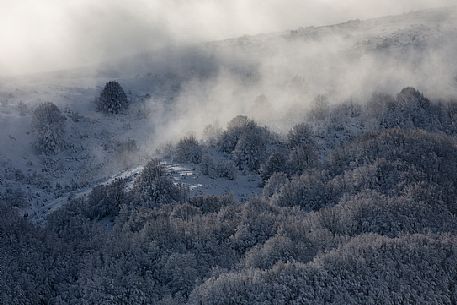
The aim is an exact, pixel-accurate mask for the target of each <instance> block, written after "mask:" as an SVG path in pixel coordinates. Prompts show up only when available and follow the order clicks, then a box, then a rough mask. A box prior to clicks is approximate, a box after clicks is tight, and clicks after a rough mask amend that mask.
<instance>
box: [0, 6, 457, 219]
mask: <svg viewBox="0 0 457 305" xmlns="http://www.w3.org/2000/svg"><path fill="white" fill-rule="evenodd" d="M456 12H457V10H456V9H455V8H447V9H439V10H428V11H423V12H412V13H409V14H406V15H401V16H393V17H386V18H378V19H372V20H367V21H359V20H355V21H350V22H346V23H343V24H338V25H332V26H324V27H309V28H301V29H297V30H293V31H289V32H285V33H275V34H263V35H257V36H246V37H242V38H238V39H231V40H225V41H218V42H212V43H207V44H203V45H198V46H192V47H187V48H182V49H179V50H161V51H157V52H153V53H151V54H141V55H138V56H136V57H129V58H123V59H120V60H119V61H117V62H107V63H104V64H103V65H101V66H99V67H93V68H90V67H89V68H84V69H80V70H74V71H60V72H53V73H46V74H38V75H31V76H27V77H21V78H14V79H2V80H0V143H1V146H0V194H1V196H2V197H4V198H6V199H7V200H10V201H17V202H13V204H15V205H17V206H18V207H19V208H20V209H22V210H24V212H26V213H28V214H29V216H31V217H37V218H42V217H43V216H45V215H46V214H47V213H48V212H49V211H52V210H54V209H55V208H57V207H59V206H61V205H62V204H64V203H65V202H66V200H67V198H68V197H71V196H82V195H84V194H87V192H89V191H90V189H91V188H92V187H94V186H96V185H98V184H101V183H106V182H107V181H109V180H110V179H113V178H114V177H116V176H122V175H124V176H128V177H132V179H133V177H135V175H136V174H137V173H138V171H139V170H140V169H141V166H142V165H144V164H145V162H147V160H148V159H150V158H151V157H153V156H155V149H156V147H157V146H156V145H157V143H158V139H159V138H160V137H161V134H158V133H157V132H156V127H157V126H161V125H165V124H170V122H169V121H167V114H168V113H169V112H173V110H174V109H173V104H174V102H175V99H176V98H177V97H178V96H179V95H180V92H181V90H182V89H183V88H185V87H186V86H187V84H188V83H189V82H192V81H194V80H195V79H198V80H199V81H202V80H205V79H211V78H213V77H214V76H216V75H218V73H219V71H221V70H224V71H225V70H228V71H230V73H231V74H232V75H235V76H236V77H238V78H240V79H244V78H246V79H249V80H250V81H251V82H252V83H256V82H261V81H263V82H265V76H264V75H261V74H260V70H261V69H262V68H261V67H260V66H259V65H260V64H264V63H263V62H261V61H262V60H264V59H265V58H268V59H270V58H272V59H273V58H277V57H281V58H282V57H288V55H290V54H292V53H291V52H297V53H298V51H299V48H298V49H295V48H285V47H284V45H285V42H287V43H292V46H294V43H299V44H298V45H297V46H299V47H300V48H301V47H303V46H308V47H310V46H312V45H313V44H314V43H316V42H317V43H318V49H317V52H316V53H319V50H321V49H319V48H321V47H323V46H327V45H328V44H329V42H331V46H332V47H335V49H336V51H335V52H337V53H336V54H337V55H336V56H340V55H339V54H345V56H346V55H347V54H350V56H355V57H358V56H362V55H364V54H369V53H373V54H377V53H382V56H390V57H392V58H400V56H404V54H405V53H406V54H408V52H410V51H411V50H413V51H414V52H421V53H420V54H422V53H423V54H428V53H429V50H435V49H440V48H441V47H442V46H444V45H447V44H448V43H449V41H450V39H448V38H449V37H456V35H457V26H456V22H454V20H457V18H456V17H457V13H456ZM335 41H336V42H337V43H334V42H335ZM302 43H305V44H302ZM311 43H312V44H311ZM326 52H328V51H326ZM313 54H314V53H312V52H311V53H309V54H308V53H307V54H306V56H312V55H313ZM402 54H403V55H402ZM265 56H267V57H265ZM291 57H293V56H291ZM297 58H299V57H297ZM304 58H307V57H304ZM267 62H268V64H269V65H272V66H273V67H275V66H274V65H277V66H281V65H282V64H283V63H282V62H281V61H274V62H273V60H272V62H271V63H270V62H269V61H267ZM431 64H432V65H433V64H435V63H431ZM297 66H298V65H297ZM449 66H450V67H449V71H451V72H454V70H452V69H453V68H454V66H455V65H451V64H450V65H449ZM273 71H277V72H278V74H281V73H285V78H287V79H290V80H291V81H292V80H294V81H295V80H297V79H299V80H300V81H299V83H300V84H301V85H302V87H303V88H302V90H303V92H304V91H306V92H310V91H312V88H310V87H309V86H308V87H306V84H305V85H303V79H304V80H305V81H306V80H307V78H309V79H313V78H315V76H314V75H311V74H310V75H304V74H303V75H297V70H293V69H292V70H290V71H289V70H287V69H283V70H281V69H276V68H275V69H274V70H273ZM455 71H457V70H455ZM305 72H308V71H305ZM305 72H303V73H305ZM311 72H312V71H311ZM311 72H310V73H311ZM330 72H332V71H330ZM287 73H289V74H287ZM455 75H457V74H455ZM298 76H299V77H298ZM427 78H429V77H427ZM112 79H116V80H118V81H119V82H120V83H121V84H122V85H123V86H124V89H125V90H126V92H127V94H128V96H129V99H130V100H131V101H132V104H131V107H130V110H129V112H128V113H127V114H124V115H120V116H117V117H110V116H105V115H103V114H100V113H97V112H95V106H94V99H95V98H96V97H97V96H98V94H99V93H100V90H101V88H102V86H103V85H104V84H105V83H106V82H107V81H109V80H112ZM274 80H275V81H276V80H277V79H274ZM325 80H326V79H325ZM245 83H248V82H245ZM265 83H266V84H268V82H265ZM313 84H314V83H313ZM326 85H328V84H326ZM454 85H455V84H454ZM329 86H334V84H330V85H329ZM450 86H453V85H452V84H451V85H450ZM278 87H280V86H278ZM281 90H282V91H284V89H283V87H281ZM348 90H349V89H348ZM395 90H397V89H395ZM300 92H302V91H300ZM397 92H398V90H397ZM255 93H256V94H257V95H260V94H261V93H262V92H255ZM203 96H204V94H203ZM45 101H52V102H53V103H55V104H56V105H57V106H58V107H59V108H60V109H61V110H62V112H63V114H64V115H65V116H66V135H67V138H66V143H67V147H66V149H65V150H64V151H62V152H61V153H59V154H57V155H56V156H52V157H45V156H42V155H37V154H36V153H35V152H34V151H33V147H32V142H33V139H34V134H33V132H32V130H31V116H32V111H33V109H34V107H35V106H36V105H37V104H38V103H41V102H45ZM209 102H213V101H212V100H211V97H210V98H209ZM192 107H193V108H191V109H190V110H189V111H191V110H192V111H194V110H195V105H193V104H192ZM227 108H229V107H228V106H227ZM253 108H254V109H255V110H257V108H258V107H257V108H256V107H253ZM292 109H294V108H292ZM197 110H198V109H197ZM202 110H203V111H206V110H205V107H202ZM235 110H236V109H235ZM273 112H274V111H273ZM278 113H279V112H278ZM273 114H275V113H273ZM270 115H271V114H270ZM189 116H191V115H189ZM211 119H212V118H208V122H207V123H212V121H211ZM265 121H268V122H274V119H272V118H271V116H266V119H265ZM171 123H172V122H171ZM281 124H283V125H290V124H291V122H289V121H287V120H286V121H285V122H284V121H283V122H281ZM354 129H363V126H358V125H357V122H356V123H354ZM191 131H192V130H188V131H184V132H183V134H185V133H186V132H191ZM341 136H342V137H344V135H341ZM335 137H338V135H337V134H336V135H335ZM129 140H133V141H135V143H136V144H137V146H138V150H135V151H129V152H124V151H120V149H119V147H121V146H122V143H125V142H127V141H129ZM174 140H176V139H170V141H174ZM167 168H168V170H169V172H170V174H171V175H172V176H173V177H174V179H175V180H176V181H177V182H182V183H185V184H188V185H189V187H190V188H191V190H192V194H193V195H204V194H209V195H218V194H224V193H233V194H234V195H235V197H236V198H238V199H240V200H244V199H246V198H248V197H250V196H253V195H255V194H257V193H258V192H259V188H258V185H259V178H258V177H257V176H256V175H243V174H239V175H238V178H237V179H235V180H233V181H231V180H226V179H211V178H209V177H207V176H203V175H201V173H200V172H199V168H197V167H195V166H189V165H183V164H167ZM12 199H14V200H12Z"/></svg>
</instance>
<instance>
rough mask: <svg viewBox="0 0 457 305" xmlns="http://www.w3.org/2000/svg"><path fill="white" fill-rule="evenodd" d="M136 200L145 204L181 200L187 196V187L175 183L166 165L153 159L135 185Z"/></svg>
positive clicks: (155, 204)
mask: <svg viewBox="0 0 457 305" xmlns="http://www.w3.org/2000/svg"><path fill="white" fill-rule="evenodd" d="M133 196H134V199H135V202H136V203H137V204H139V205H144V206H158V205H161V204H167V203H173V202H179V201H182V200H184V199H185V198H186V197H187V192H186V189H185V188H184V187H183V186H181V185H175V184H174V183H173V181H172V180H171V179H170V178H169V177H167V175H166V172H165V169H164V167H163V166H162V165H161V164H160V162H159V161H158V160H152V161H150V162H149V163H148V164H146V166H145V167H144V169H143V171H142V172H141V174H140V176H139V177H138V178H137V180H136V181H135V183H134V185H133Z"/></svg>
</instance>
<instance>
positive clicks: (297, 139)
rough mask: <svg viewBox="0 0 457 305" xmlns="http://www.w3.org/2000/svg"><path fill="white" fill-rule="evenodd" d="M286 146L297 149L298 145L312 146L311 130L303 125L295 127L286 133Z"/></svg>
mask: <svg viewBox="0 0 457 305" xmlns="http://www.w3.org/2000/svg"><path fill="white" fill-rule="evenodd" d="M287 144H288V145H289V147H297V146H300V145H309V146H312V145H314V140H313V133H312V130H311V128H310V127H309V126H308V125H307V124H304V123H301V124H297V125H295V126H294V127H292V129H291V130H290V131H289V132H288V133H287Z"/></svg>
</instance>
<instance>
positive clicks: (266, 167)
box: [260, 152, 287, 183]
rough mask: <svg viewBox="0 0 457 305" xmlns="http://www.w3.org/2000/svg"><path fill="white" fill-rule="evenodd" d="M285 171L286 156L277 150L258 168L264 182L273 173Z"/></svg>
mask: <svg viewBox="0 0 457 305" xmlns="http://www.w3.org/2000/svg"><path fill="white" fill-rule="evenodd" d="M281 172H287V158H286V157H285V156H284V155H283V154H282V153H279V152H276V153H273V154H271V155H270V156H269V157H268V159H267V160H266V161H265V163H264V164H262V166H261V168H260V177H261V178H262V181H263V182H264V183H265V182H266V181H267V180H268V179H270V177H271V176H272V175H273V174H274V173H281Z"/></svg>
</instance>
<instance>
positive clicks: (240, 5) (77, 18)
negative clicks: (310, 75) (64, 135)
mask: <svg viewBox="0 0 457 305" xmlns="http://www.w3.org/2000/svg"><path fill="white" fill-rule="evenodd" d="M453 4H455V0H0V75H9V74H24V73H33V72H39V71H47V70H58V69H65V68H70V67H77V66H81V65H87V64H90V63H93V62H97V61H98V60H100V59H102V58H106V57H107V56H113V57H116V56H121V55H125V54H132V53H135V52H141V51H142V50H147V49H151V48H156V47H160V46H163V45H167V44H181V43H189V42H198V41H204V40H217V39H224V38H229V37H235V36H239V35H243V34H254V33H263V32H276V31H282V30H286V29H294V28H297V27H299V26H309V25H325V24H331V23H337V22H342V21H345V20H348V19H354V18H359V19H365V18H370V17H376V16H384V15H392V14H401V13H403V12H408V11H411V10H419V9H424V8H431V7H439V6H446V5H453Z"/></svg>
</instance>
